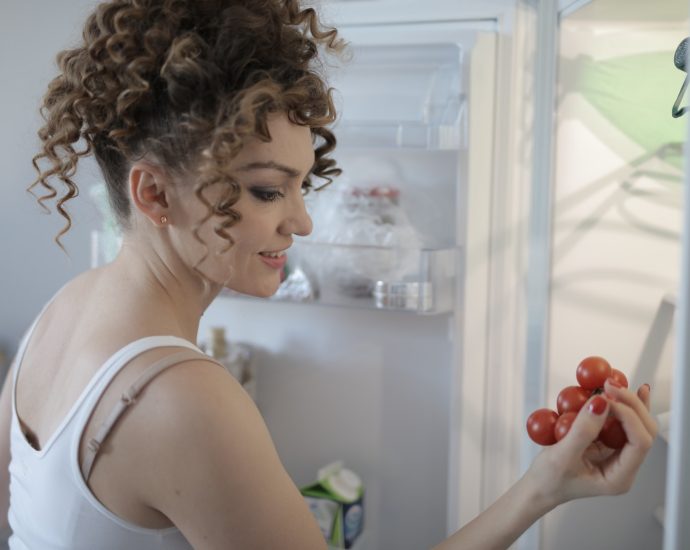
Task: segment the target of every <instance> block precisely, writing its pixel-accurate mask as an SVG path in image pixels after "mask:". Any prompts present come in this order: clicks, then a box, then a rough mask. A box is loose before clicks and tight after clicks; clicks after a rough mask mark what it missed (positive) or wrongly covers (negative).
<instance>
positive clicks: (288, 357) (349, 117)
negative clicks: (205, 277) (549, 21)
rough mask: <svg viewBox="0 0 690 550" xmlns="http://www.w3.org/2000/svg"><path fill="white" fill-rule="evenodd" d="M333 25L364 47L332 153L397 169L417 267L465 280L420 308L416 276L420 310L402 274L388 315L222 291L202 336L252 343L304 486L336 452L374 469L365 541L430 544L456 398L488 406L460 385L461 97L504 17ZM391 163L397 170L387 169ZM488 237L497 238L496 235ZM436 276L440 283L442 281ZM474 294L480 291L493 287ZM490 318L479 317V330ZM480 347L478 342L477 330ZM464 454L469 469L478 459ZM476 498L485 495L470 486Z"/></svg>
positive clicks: (281, 440) (270, 410) (260, 386)
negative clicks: (416, 242)
mask: <svg viewBox="0 0 690 550" xmlns="http://www.w3.org/2000/svg"><path fill="white" fill-rule="evenodd" d="M437 15H438V14H437ZM441 19H442V18H441ZM334 24H335V25H336V26H337V27H338V28H339V29H340V31H341V33H342V35H343V36H344V38H345V39H347V40H348V41H350V42H351V44H352V51H353V52H354V55H353V58H352V60H351V61H348V62H347V63H346V64H345V68H344V71H343V73H342V74H341V75H339V76H336V77H334V86H335V87H336V88H338V89H339V90H341V91H342V93H340V94H339V95H340V96H341V97H342V103H341V104H340V107H341V113H342V116H341V118H340V119H339V121H338V123H337V124H336V127H335V133H336V137H337V138H338V140H339V142H340V143H341V145H342V147H340V146H339V148H338V149H337V150H336V153H335V157H336V159H337V160H338V162H339V164H341V165H342V166H343V168H344V169H345V174H346V177H347V178H349V180H350V181H349V183H353V182H354V183H356V184H371V183H372V182H371V181H365V180H366V178H367V174H369V175H371V174H373V173H374V172H375V173H376V175H375V176H371V177H372V178H374V179H376V180H380V179H381V178H383V177H389V176H390V175H391V174H393V175H394V176H395V177H396V178H397V179H396V181H395V183H396V184H397V185H398V186H399V187H400V201H401V204H404V205H405V208H406V210H407V211H408V212H409V213H410V214H409V216H410V219H411V220H412V223H413V225H414V226H415V227H416V228H417V229H418V230H419V232H420V234H421V235H422V236H421V237H420V239H421V241H420V242H421V246H422V248H418V249H417V252H419V251H424V252H428V251H431V252H432V254H431V255H429V254H426V256H425V254H422V255H421V257H422V258H423V257H426V258H427V261H419V265H420V267H419V271H420V272H421V271H423V270H424V269H426V270H429V272H430V273H432V274H434V273H436V274H438V273H447V274H451V275H453V280H454V281H455V282H454V284H453V286H452V287H450V288H449V289H447V290H448V293H449V294H448V295H447V296H446V297H445V298H444V303H445V304H448V307H443V308H441V309H434V310H433V311H431V312H424V311H422V310H423V309H424V308H423V307H422V305H423V304H426V303H427V299H428V294H427V288H428V287H425V286H424V285H417V286H416V287H415V286H414V285H412V286H408V287H407V288H406V290H405V294H404V302H405V304H408V303H409V302H410V301H412V302H414V307H412V308H405V307H402V306H401V304H402V302H401V299H402V298H401V289H403V286H401V285H400V284H398V283H396V282H395V281H393V282H390V281H388V282H385V281H384V282H385V283H386V284H381V285H378V284H377V285H376V288H375V289H374V298H376V299H377V300H378V299H380V300H381V301H382V303H384V304H387V305H389V306H390V305H391V304H393V305H398V306H401V307H399V308H394V307H389V308H387V309H385V310H381V309H376V308H372V307H370V306H362V304H361V302H359V301H358V298H346V299H343V302H342V303H339V302H335V301H331V302H330V305H331V306H332V307H321V306H319V305H316V304H314V303H312V304H295V303H286V302H277V301H272V300H248V299H243V298H237V297H228V296H225V297H221V298H219V299H218V300H217V301H216V302H214V303H213V304H212V305H211V307H210V308H209V309H208V310H207V312H206V313H205V315H204V317H203V318H202V322H201V327H200V333H201V334H202V335H204V334H206V333H207V332H208V331H209V329H210V327H212V326H215V325H220V326H224V327H226V332H227V334H228V335H230V338H231V339H233V340H235V341H242V342H246V343H249V344H251V345H252V346H253V348H254V350H255V354H254V357H255V361H256V364H257V378H258V383H257V395H258V397H257V402H258V406H259V408H260V410H261V411H262V414H263V415H264V418H265V419H266V423H267V425H268V428H269V430H270V432H271V434H272V436H273V439H274V442H275V444H276V448H277V450H278V452H279V454H280V456H281V459H282V461H283V463H284V465H285V467H286V469H287V471H288V472H289V473H290V475H291V476H292V478H293V480H294V481H295V482H296V483H297V484H298V485H299V486H305V485H308V484H311V483H313V482H314V481H315V476H316V473H317V471H318V470H319V468H321V467H322V466H324V465H325V464H328V463H331V462H333V461H334V460H343V461H344V464H345V466H346V467H347V468H349V469H351V470H352V471H354V472H356V473H357V474H358V475H359V476H360V477H361V478H362V479H363V481H364V490H365V497H364V514H365V521H364V524H365V529H364V535H363V537H362V539H361V540H360V541H359V543H358V545H356V546H355V548H366V549H367V550H377V549H384V548H396V549H398V550H407V549H409V550H417V549H419V548H429V547H431V546H433V545H434V544H436V543H438V542H440V541H441V540H442V539H443V538H444V537H445V536H446V534H447V530H448V525H449V521H450V522H452V523H457V509H458V502H459V499H460V493H459V491H458V490H457V488H458V486H459V484H458V478H459V465H460V463H461V461H460V460H459V437H460V436H459V434H460V433H461V430H460V426H459V424H460V418H461V414H459V413H460V412H461V411H459V409H458V407H459V405H460V403H461V402H462V403H464V404H463V406H465V407H470V406H474V405H478V406H481V402H482V400H483V399H482V395H483V389H482V388H481V386H480V385H476V386H474V387H472V386H471V385H470V384H469V383H468V384H464V382H468V380H465V381H463V385H462V388H463V390H464V391H466V392H467V393H469V394H471V399H469V400H465V401H464V402H463V401H462V400H461V399H460V396H459V395H458V391H460V387H461V386H460V378H461V377H463V376H466V374H465V373H464V372H463V370H462V368H461V365H462V361H463V354H464V353H465V349H464V346H463V336H462V334H463V333H462V330H461V326H462V324H463V323H464V310H463V295H464V293H465V287H464V281H465V278H464V267H463V266H464V263H465V257H464V255H465V243H466V242H467V238H468V237H467V235H468V233H469V232H468V228H467V220H468V214H467V203H468V178H469V176H468V174H472V173H475V174H479V175H480V177H481V171H480V170H479V168H478V167H477V166H474V165H472V166H470V163H469V162H468V156H469V155H468V147H474V145H475V144H474V143H472V140H471V139H470V138H471V136H472V133H471V132H469V133H468V129H467V124H468V120H467V113H466V111H465V102H466V101H467V97H468V95H469V92H470V89H471V87H472V86H471V84H470V83H469V80H468V79H469V75H470V72H471V66H470V58H471V56H472V55H473V51H474V48H475V46H476V44H477V43H478V42H482V43H483V42H485V41H487V40H488V43H489V46H488V49H489V50H491V40H490V36H491V34H492V33H493V32H494V24H493V23H491V22H487V21H471V22H461V21H456V22H450V23H446V22H437V23H423V22H422V23H414V22H411V21H408V22H406V23H405V24H404V25H396V24H390V25H380V26H378V25H372V26H366V25H362V26H358V25H352V24H344V25H341V24H340V22H339V21H338V20H337V19H336V20H335V21H334ZM487 37H488V39H487ZM488 57H489V59H490V58H491V56H490V55H489V56H488ZM360 60H361V64H358V61H360ZM475 68H476V67H475ZM489 72H490V73H491V71H489ZM491 74H492V73H491ZM489 82H492V80H491V79H489ZM484 92H485V93H484V95H485V98H486V99H487V100H488V103H487V104H492V101H491V100H489V98H488V97H487V90H484ZM491 94H493V88H492V87H491V86H489V90H488V95H491ZM336 99H337V100H338V101H340V99H339V98H338V97H336ZM489 128H490V126H489ZM489 142H490V132H489V133H488V134H487V133H486V132H483V133H482V137H481V139H479V138H478V139H477V140H476V145H477V150H480V148H479V145H480V144H482V145H483V146H484V147H488V148H489V149H490V144H489V145H487V143H489ZM480 156H482V155H480ZM383 165H386V166H388V167H390V166H394V167H395V170H393V171H391V170H388V171H386V170H384V169H382V168H381V167H382V166H383ZM382 174H383V175H382ZM343 181H347V180H342V181H341V180H336V181H335V182H334V183H333V184H332V188H333V190H335V189H337V186H338V185H341V186H344V185H345V183H343ZM485 182H486V180H482V181H481V183H485ZM482 187H483V188H484V191H483V193H485V195H486V196H485V197H484V200H483V205H484V206H483V207H482V208H479V209H477V210H476V211H473V213H472V216H476V217H477V218H478V219H481V222H480V223H485V219H486V216H485V215H486V212H487V210H488V208H489V205H488V192H489V191H488V190H489V189H490V186H487V185H483V186H482ZM327 192H328V193H330V192H331V190H330V189H327V190H324V191H323V192H322V193H324V194H323V196H324V197H326V196H327V195H326V193H327ZM333 192H335V191H333ZM406 197H409V199H408V200H409V201H410V202H405V200H406ZM318 231H319V230H318V229H315V234H316V233H318ZM478 240H479V239H478ZM307 243H308V239H305V240H304V244H305V245H307V246H313V247H314V248H319V247H322V246H323V243H322V244H321V245H319V244H318V243H314V244H313V245H309V244H307ZM481 246H488V244H487V241H486V239H482V242H481ZM355 248H356V246H348V245H342V244H336V245H334V246H332V247H331V249H332V250H331V253H332V252H333V250H335V251H336V252H337V253H339V254H340V255H341V256H343V255H346V254H352V253H353V252H354V249H355ZM399 250H404V247H400V249H399ZM364 252H366V254H367V255H368V257H369V258H370V259H371V262H372V263H376V262H379V261H380V260H381V258H377V257H376V256H375V250H373V249H372V248H371V247H369V248H366V250H364ZM475 253H476V250H475ZM350 257H352V256H350ZM328 258H329V259H330V260H331V261H332V258H333V256H332V255H331V256H329V257H328ZM321 263H322V264H324V263H327V262H326V261H325V259H324V261H322V262H321ZM422 266H423V267H422ZM472 277H477V278H478V282H477V286H481V287H483V288H485V287H486V285H487V281H486V278H487V277H486V271H485V270H484V269H479V268H478V269H477V271H476V272H473V273H472ZM430 280H432V282H433V281H436V279H434V277H433V276H431V279H430ZM412 291H414V292H412ZM410 292H412V294H414V296H412V294H410ZM376 294H379V295H380V296H378V295H376ZM475 296H477V297H479V299H480V301H481V300H482V298H481V296H482V293H481V292H479V293H476V295H474V296H473V297H472V299H476V298H475ZM348 302H349V303H348ZM324 305H325V304H324ZM344 305H349V306H351V307H342V306H344ZM481 307H482V309H485V307H486V304H485V303H482V304H481ZM419 313H430V314H425V315H419ZM479 319H480V317H477V318H475V319H473V322H474V321H476V322H477V327H476V328H478V329H480V330H481V328H482V326H483V325H482V323H481V321H479ZM473 328H474V327H473ZM476 345H477V347H480V346H481V342H480V341H479V340H478V339H477V343H476ZM482 373H483V370H482V368H481V365H480V364H479V363H478V364H477V365H476V367H475V368H474V369H472V371H471V372H470V373H469V375H471V376H473V377H477V378H478V379H479V384H481V380H482V379H483V374H482ZM480 410H481V409H480ZM477 419H478V417H477V416H476V415H475V416H473V417H470V416H469V415H467V416H462V420H463V421H465V422H467V423H468V424H469V423H474V424H475V425H476V424H481V422H478V420H477ZM449 434H451V438H450V441H449ZM475 435H476V432H475V431H471V432H470V439H472V444H471V445H468V446H466V447H464V448H465V449H467V451H466V452H467V453H468V457H469V456H470V454H469V453H470V452H474V453H475V457H474V459H473V460H474V462H473V463H472V464H475V465H476V466H477V467H479V464H480V461H481V457H480V455H479V452H480V446H479V443H480V441H481V437H480V438H479V439H478V440H477V439H474V436H475ZM465 465H466V466H470V462H469V460H468V461H466V462H465ZM475 472H476V470H475ZM476 477H477V476H476V475H474V478H476ZM450 478H452V479H454V481H452V482H450V481H449V479H450ZM472 482H474V480H472ZM466 494H467V498H468V499H476V498H478V497H477V495H478V493H477V492H476V491H475V490H474V488H472V487H470V486H469V485H468V486H467V487H466ZM449 518H452V519H449Z"/></svg>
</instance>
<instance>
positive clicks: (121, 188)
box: [28, 0, 344, 261]
mask: <svg viewBox="0 0 690 550" xmlns="http://www.w3.org/2000/svg"><path fill="white" fill-rule="evenodd" d="M319 47H322V48H323V49H324V50H325V52H326V53H336V52H340V51H342V50H343V48H344V43H343V41H342V39H340V38H339V37H338V33H337V31H336V30H335V29H333V28H325V27H323V26H322V25H321V23H320V22H319V19H318V16H317V14H316V12H315V11H314V10H313V9H312V8H306V9H303V8H301V7H300V5H299V1H298V0H282V1H281V0H112V1H109V2H103V3H101V4H99V5H98V6H97V7H96V9H95V11H94V12H93V13H92V14H91V16H90V17H89V18H88V20H87V21H86V24H85V27H84V32H83V43H82V44H80V45H79V46H78V47H76V48H74V49H69V50H65V51H62V52H60V54H58V57H57V60H58V65H59V68H60V73H59V74H58V76H57V77H55V78H54V79H53V80H52V82H51V83H50V85H49V87H48V91H47V93H46V95H45V97H44V100H43V105H42V107H41V113H42V115H43V118H44V120H45V124H44V125H43V127H42V128H41V129H40V130H39V132H38V135H39V137H40V139H41V141H42V149H41V151H40V152H39V153H38V154H37V155H36V156H35V157H34V158H33V165H34V167H35V169H36V171H37V172H38V176H37V178H36V180H35V181H34V182H33V184H32V185H31V186H30V187H29V188H28V191H29V192H32V194H33V191H32V190H33V189H34V188H35V187H36V186H39V185H40V186H41V187H42V188H43V189H44V191H45V194H43V195H42V196H40V197H38V196H36V195H34V196H35V197H36V199H37V201H38V203H39V204H40V205H41V206H42V207H43V208H44V209H45V210H47V211H50V210H49V209H48V207H47V206H46V205H45V202H46V201H47V200H50V199H54V200H55V202H56V208H57V211H58V212H59V213H60V215H62V216H63V217H64V218H65V220H66V224H65V226H64V227H63V228H62V230H61V231H60V233H59V234H58V235H57V236H56V237H55V242H56V243H57V244H58V245H59V246H60V247H62V243H61V242H60V238H61V237H62V236H63V235H64V234H65V233H66V232H67V231H68V230H69V229H70V227H71V225H72V220H71V218H70V216H69V214H68V212H67V211H66V210H65V203H66V202H67V201H69V200H70V199H72V198H74V197H76V196H77V195H78V193H79V189H78V187H77V185H76V183H75V182H74V179H73V178H74V176H75V174H76V171H77V164H78V161H79V159H80V158H81V157H84V156H87V155H90V154H91V153H93V154H94V156H95V157H96V160H97V162H98V164H99V166H100V168H101V170H102V172H103V176H104V179H105V182H106V186H107V189H108V197H109V201H110V204H111V206H112V208H113V211H114V213H115V216H116V218H117V220H118V222H119V224H120V225H121V226H122V227H123V228H124V229H126V228H128V227H129V225H128V224H129V220H130V215H131V205H130V200H129V197H128V191H127V185H126V183H127V178H128V171H129V166H130V164H131V163H132V162H133V161H134V160H136V159H140V158H142V157H143V156H144V155H152V156H153V157H154V158H155V159H157V160H158V161H160V162H161V163H162V164H163V165H164V166H165V168H167V169H169V170H171V171H172V172H179V173H182V172H184V171H186V170H189V169H190V168H193V169H194V170H195V173H196V174H197V176H198V177H197V182H196V184H195V185H196V188H195V194H196V196H197V197H198V198H199V200H201V201H202V202H203V203H204V204H205V205H206V206H207V207H208V214H207V216H206V217H204V219H203V220H201V221H200V222H199V223H198V224H197V226H196V228H195V230H194V234H195V236H196V238H197V239H198V240H199V241H200V242H201V243H202V244H204V243H203V241H202V240H201V238H200V237H199V234H198V230H199V228H200V227H201V225H202V224H203V223H205V222H206V221H208V220H209V219H210V218H211V217H212V216H214V215H218V216H222V219H223V221H222V222H221V223H220V224H219V225H218V226H217V227H215V228H214V230H215V232H216V233H217V234H218V235H220V236H222V237H224V238H226V239H227V240H228V246H231V245H232V239H231V238H230V236H229V234H228V233H227V231H226V230H227V228H229V227H230V226H232V225H234V224H235V223H237V221H239V219H240V215H239V213H238V212H237V211H235V210H233V208H232V206H233V205H234V204H235V203H236V202H237V200H238V199H239V196H240V186H239V185H238V184H237V182H236V181H234V180H233V179H232V177H231V176H230V175H229V174H228V171H227V164H228V162H229V161H230V160H231V159H232V158H234V157H235V156H236V155H237V153H238V152H239V151H240V150H241V149H242V146H243V145H244V143H245V142H246V141H247V140H248V139H249V138H252V137H258V138H259V139H262V140H264V141H269V140H270V135H269V132H268V129H267V117H268V115H269V114H270V113H274V112H284V113H286V114H287V116H288V118H289V119H290V120H291V121H292V122H293V123H296V124H300V125H304V126H309V127H310V129H311V132H312V136H313V140H314V142H315V153H316V162H315V164H314V166H313V168H312V171H311V173H312V174H313V175H315V176H317V177H319V178H322V179H324V180H325V181H326V183H325V184H324V185H327V184H328V183H330V182H331V181H332V178H333V177H335V176H337V175H338V174H340V169H339V168H337V166H336V163H335V161H334V160H332V159H330V158H328V154H329V153H331V152H332V151H333V149H334V148H335V144H336V140H335V136H334V135H333V133H332V132H331V131H330V130H329V129H328V128H327V125H329V124H331V123H332V122H333V121H334V120H335V117H336V113H335V108H334V105H333V100H332V96H331V93H332V90H331V89H329V88H328V87H327V84H326V81H325V78H324V77H323V75H322V71H321V70H320V69H322V68H323V63H319V61H320V59H321V57H320V55H319ZM42 165H43V166H44V167H42ZM53 178H57V179H58V180H60V181H62V182H63V184H64V186H65V191H64V193H63V194H62V195H61V196H58V191H57V189H56V187H55V186H54V185H53V183H52V180H53ZM219 182H223V183H225V184H227V186H228V192H227V193H226V194H225V195H224V196H223V198H222V200H220V201H218V202H216V203H215V204H211V203H210V202H209V201H208V200H207V199H206V198H205V197H204V194H203V191H204V189H206V188H208V187H209V186H211V185H214V184H216V183H219ZM311 185H312V184H311V180H310V178H308V179H307V181H305V183H304V187H305V189H306V190H308V189H309V188H310V187H311ZM321 187H323V186H321ZM321 187H319V189H320V188H321ZM63 249H64V248H63ZM202 261H203V260H202Z"/></svg>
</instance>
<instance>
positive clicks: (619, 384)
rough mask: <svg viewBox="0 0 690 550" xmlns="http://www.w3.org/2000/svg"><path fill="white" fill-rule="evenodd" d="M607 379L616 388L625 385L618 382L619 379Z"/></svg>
mask: <svg viewBox="0 0 690 550" xmlns="http://www.w3.org/2000/svg"><path fill="white" fill-rule="evenodd" d="M606 381H607V382H608V383H609V384H610V385H612V386H613V387H614V388H622V387H623V386H622V385H621V383H620V382H618V380H615V379H613V378H608V379H607V380H606Z"/></svg>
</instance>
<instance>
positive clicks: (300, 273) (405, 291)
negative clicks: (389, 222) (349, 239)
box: [223, 242, 458, 315]
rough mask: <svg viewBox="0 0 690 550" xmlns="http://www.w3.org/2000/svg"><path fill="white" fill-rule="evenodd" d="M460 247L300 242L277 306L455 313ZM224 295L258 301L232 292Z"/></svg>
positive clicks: (292, 252) (293, 252)
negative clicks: (279, 304) (315, 305)
mask: <svg viewBox="0 0 690 550" xmlns="http://www.w3.org/2000/svg"><path fill="white" fill-rule="evenodd" d="M457 259H458V249H457V248H439V249H406V248H386V247H376V246H355V245H342V244H333V243H315V242H300V243H295V244H294V245H293V246H292V248H290V250H289V253H288V265H287V269H286V273H287V277H286V279H285V280H284V281H283V284H282V285H281V287H280V288H279V290H278V292H277V293H276V294H275V295H274V296H273V297H271V298H269V300H270V301H274V302H281V301H282V302H294V303H311V304H319V305H329V306H339V307H354V308H366V309H380V310H393V311H406V312H410V313H417V314H421V315H435V314H442V313H448V312H450V311H452V310H453V309H454V300H455V281H456V269H457V267H456V263H457ZM223 295H225V296H230V297H239V298H244V299H251V300H258V298H251V297H249V296H245V295H243V294H240V293H237V292H234V291H230V290H226V291H224V292H223Z"/></svg>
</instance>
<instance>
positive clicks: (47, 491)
mask: <svg viewBox="0 0 690 550" xmlns="http://www.w3.org/2000/svg"><path fill="white" fill-rule="evenodd" d="M51 302H52V300H51ZM49 304H50V302H48V304H46V306H45V307H44V308H43V311H45V309H46V308H47V307H48V305H49ZM43 311H41V314H39V315H38V317H37V318H36V320H35V321H34V323H33V324H32V326H31V328H30V329H29V330H28V331H27V333H26V335H25V336H24V338H23V340H22V342H21V344H20V347H19V350H18V352H17V355H16V358H15V362H14V367H15V369H14V376H13V380H12V426H11V434H10V439H11V460H10V466H9V472H10V508H9V513H8V519H9V523H10V527H11V529H12V535H11V536H10V539H9V541H8V542H9V548H10V550H58V549H60V550H124V549H127V550H149V549H150V550H154V549H165V550H183V549H184V550H189V549H190V548H192V546H191V545H190V544H189V543H188V542H187V540H186V539H185V538H184V537H183V536H182V533H181V532H180V531H179V530H178V529H177V528H176V527H170V528H166V529H148V528H144V527H140V526H138V525H135V524H133V523H130V522H128V521H126V520H124V519H122V518H120V517H118V516H116V515H115V514H114V513H112V512H111V511H110V510H108V509H107V508H106V507H105V506H103V504H101V503H100V501H99V500H98V499H97V498H96V497H95V496H94V495H93V493H92V492H91V490H90V489H89V487H88V485H87V484H86V481H85V478H84V472H82V471H81V470H80V467H79V458H78V457H79V455H78V452H79V442H80V440H81V437H82V432H83V431H84V428H85V427H86V423H87V422H88V420H89V417H90V416H91V413H92V411H93V409H94V407H95V406H96V404H97V402H98V399H99V398H100V396H101V394H102V392H103V391H104V390H105V388H106V387H107V385H108V383H109V382H110V381H111V380H112V379H113V377H114V376H115V375H116V374H117V372H118V371H119V370H120V369H121V368H122V367H123V366H124V365H126V364H127V363H128V362H129V361H130V360H131V359H133V358H134V357H136V356H137V355H139V354H141V353H143V352H145V351H147V350H150V349H152V348H156V347H161V346H176V347H182V348H187V349H189V350H194V351H197V352H199V353H203V352H201V350H200V349H199V348H198V347H196V346H195V345H193V344H191V343H190V342H188V341H187V340H184V339H182V338H178V337H175V336H150V337H146V338H141V339H139V340H136V341H134V342H132V343H130V344H128V345H126V346H125V347H123V348H121V349H120V350H118V351H117V352H116V353H114V354H113V355H112V356H111V357H110V358H109V359H107V360H106V361H105V363H104V364H103V365H102V366H101V367H100V369H99V370H98V372H96V374H95V375H94V376H93V378H92V379H91V380H90V381H89V383H88V384H87V386H86V387H85V388H84V390H83V391H82V393H81V395H80V396H79V398H78V399H77V401H76V402H75V403H74V405H73V406H72V408H71V410H70V411H69V413H67V416H66V417H65V418H64V419H63V420H62V422H61V423H60V425H59V427H58V428H57V430H56V431H55V433H54V434H53V435H52V436H51V437H50V439H49V440H48V441H47V442H46V443H45V444H44V445H43V447H42V448H41V450H36V449H35V448H34V447H32V446H31V445H30V444H29V442H28V441H27V440H26V439H25V437H24V434H23V433H22V430H21V427H20V425H19V419H18V416H17V409H16V406H15V388H16V383H17V375H18V373H19V367H20V366H21V362H22V358H23V356H24V353H25V351H26V347H27V343H28V341H29V338H30V337H31V333H32V332H33V329H34V327H35V326H36V323H37V322H38V319H39V318H40V317H41V315H42V314H43ZM166 366H170V365H166ZM160 370H162V368H159V369H157V371H158V372H159V371H160ZM151 374H153V373H151ZM152 377H153V376H150V377H149V378H152ZM141 378H143V376H142V377H141ZM130 389H132V388H130ZM113 412H114V413H115V412H117V411H113ZM116 416H117V417H119V415H111V420H113V423H114V421H115V420H116ZM104 427H105V426H104ZM108 429H109V428H108ZM108 429H106V430H103V429H102V430H101V432H100V433H102V434H104V437H105V435H107V431H108ZM97 447H98V446H96V449H95V452H94V453H93V454H94V456H95V453H97V452H98V448H97ZM91 458H93V457H91ZM85 462H86V461H85ZM83 468H84V466H82V469H83ZM88 469H89V470H90V465H89V468H88ZM88 475H89V473H88V472H86V479H88Z"/></svg>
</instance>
